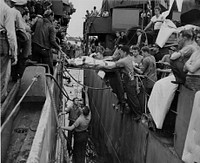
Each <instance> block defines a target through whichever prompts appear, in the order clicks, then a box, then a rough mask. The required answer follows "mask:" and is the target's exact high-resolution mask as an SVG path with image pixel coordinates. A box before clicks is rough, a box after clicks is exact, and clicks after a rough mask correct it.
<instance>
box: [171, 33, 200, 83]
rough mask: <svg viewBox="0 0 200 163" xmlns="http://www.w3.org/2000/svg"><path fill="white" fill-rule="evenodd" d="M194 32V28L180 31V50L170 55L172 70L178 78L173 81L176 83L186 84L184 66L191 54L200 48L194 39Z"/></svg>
mask: <svg viewBox="0 0 200 163" xmlns="http://www.w3.org/2000/svg"><path fill="white" fill-rule="evenodd" d="M193 37H194V34H193V31H192V30H183V31H181V32H180V35H179V39H178V45H179V49H180V50H179V51H178V52H174V53H173V54H172V55H171V57H170V60H171V61H170V65H171V68H172V72H173V74H174V76H175V78H176V81H172V83H174V84H184V83H185V78H186V73H187V72H184V71H183V67H184V65H185V63H186V62H187V60H188V59H189V58H190V56H191V55H192V54H193V53H194V52H196V51H197V50H198V49H199V46H198V45H197V43H196V42H195V41H194V39H193Z"/></svg>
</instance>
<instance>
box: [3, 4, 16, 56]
mask: <svg viewBox="0 0 200 163" xmlns="http://www.w3.org/2000/svg"><path fill="white" fill-rule="evenodd" d="M0 13H1V14H0V31H4V30H6V32H7V38H8V42H9V46H10V48H12V49H13V50H12V54H9V55H15V56H17V38H16V33H15V23H14V18H13V13H12V10H11V8H10V7H9V6H8V5H7V4H6V3H5V2H2V1H0Z"/></svg>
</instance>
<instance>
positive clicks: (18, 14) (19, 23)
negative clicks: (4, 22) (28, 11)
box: [11, 7, 26, 32]
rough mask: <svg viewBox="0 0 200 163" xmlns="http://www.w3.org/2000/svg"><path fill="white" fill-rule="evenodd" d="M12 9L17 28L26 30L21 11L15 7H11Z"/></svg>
mask: <svg viewBox="0 0 200 163" xmlns="http://www.w3.org/2000/svg"><path fill="white" fill-rule="evenodd" d="M11 10H12V13H13V17H14V20H15V26H16V29H20V30H22V31H24V32H25V31H26V29H25V25H24V22H23V18H22V14H21V12H20V11H19V10H17V9H16V8H15V7H13V8H11Z"/></svg>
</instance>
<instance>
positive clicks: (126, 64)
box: [104, 45, 142, 119]
mask: <svg viewBox="0 0 200 163" xmlns="http://www.w3.org/2000/svg"><path fill="white" fill-rule="evenodd" d="M119 52H120V54H121V59H119V60H118V61H116V62H115V64H113V65H112V66H109V65H107V66H104V68H108V69H113V68H117V67H120V68H122V75H123V81H124V89H125V92H126V95H127V102H128V106H129V108H131V109H132V111H133V114H134V118H136V119H139V117H140V115H141V114H142V113H141V106H140V102H139V99H138V96H137V92H136V80H135V79H134V69H133V64H135V62H134V58H133V57H132V56H130V51H129V46H127V45H124V46H122V47H119Z"/></svg>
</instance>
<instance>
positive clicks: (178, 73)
mask: <svg viewBox="0 0 200 163" xmlns="http://www.w3.org/2000/svg"><path fill="white" fill-rule="evenodd" d="M160 11H161V9H160V7H158V6H156V7H155V8H154V12H155V16H153V17H152V18H151V20H150V22H149V23H148V24H147V26H146V27H145V28H144V30H142V29H138V30H136V34H137V36H138V40H137V43H136V44H135V45H130V43H129V40H128V38H127V35H126V32H125V31H117V32H116V39H115V47H114V50H111V49H109V48H107V47H105V46H102V45H104V42H99V41H98V38H95V37H92V39H91V40H90V46H89V47H90V49H89V54H90V56H91V57H93V58H95V59H98V60H104V61H114V62H115V64H113V65H105V66H99V67H98V68H100V69H104V70H105V69H117V68H119V69H120V72H119V71H113V72H112V73H110V72H106V76H105V79H106V81H107V80H108V81H109V84H110V86H111V87H112V90H113V92H114V93H115V94H116V95H117V97H118V100H119V103H118V104H119V105H120V108H121V112H124V111H125V110H127V109H128V112H132V113H133V115H134V118H135V119H140V118H141V115H142V114H143V113H144V112H146V113H147V112H148V113H149V110H150V112H151V108H148V107H153V105H156V104H155V103H156V101H153V102H152V99H153V97H154V96H155V94H156V92H155V91H156V88H155V89H153V87H157V86H159V87H161V86H160V82H164V80H160V79H161V78H163V77H167V76H170V77H171V76H174V78H173V79H172V80H173V81H172V80H170V81H169V82H170V83H173V84H174V85H185V86H186V87H187V88H190V89H192V90H197V89H198V88H197V87H198V86H197V87H196V88H191V87H190V86H189V84H188V82H186V76H188V75H190V77H191V75H196V77H198V75H200V38H199V36H200V30H199V29H194V28H191V29H185V30H182V31H181V32H179V33H178V39H177V40H176V42H175V44H172V45H169V46H168V53H167V54H166V55H164V56H162V54H160V56H162V57H160V56H157V55H155V54H157V53H159V47H158V46H157V45H155V41H156V37H157V35H158V32H159V30H160V28H161V25H162V23H163V21H164V18H163V16H162V15H161V12H160ZM151 25H154V26H153V31H150V33H151V35H152V36H153V42H152V44H151V45H150V44H147V43H146V41H145V39H142V37H141V36H142V35H143V34H144V33H148V28H150V26H151ZM147 37H148V36H147ZM113 74H115V75H114V77H113ZM157 81H158V82H157ZM190 81H191V80H190ZM192 81H193V80H192ZM157 83H159V84H157ZM196 84H197V82H196ZM197 85H198V84H197ZM168 86H169V85H168V83H166V84H165V87H166V88H167V87H168ZM142 89H143V91H145V94H146V95H147V99H149V98H150V99H151V102H152V103H153V105H151V103H150V104H148V107H147V108H148V109H145V110H144V109H142V108H143V107H142V106H141V105H143V103H141V102H140V99H139V95H138V94H139V92H140V91H141V90H142ZM152 89H153V91H152ZM164 100H166V101H167V99H164ZM158 102H159V101H157V103H158ZM169 103H170V102H169ZM127 104H128V106H129V107H126V106H127ZM145 107H146V106H145Z"/></svg>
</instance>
